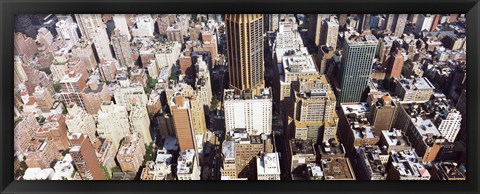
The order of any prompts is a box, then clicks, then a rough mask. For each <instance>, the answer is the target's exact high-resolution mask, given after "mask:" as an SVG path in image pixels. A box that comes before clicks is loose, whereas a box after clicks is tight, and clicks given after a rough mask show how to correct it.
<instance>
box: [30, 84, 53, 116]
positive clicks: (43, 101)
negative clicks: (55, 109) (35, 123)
mask: <svg viewBox="0 0 480 194" xmlns="http://www.w3.org/2000/svg"><path fill="white" fill-rule="evenodd" d="M33 96H34V97H35V101H36V102H37V104H38V108H40V110H42V112H45V113H47V112H50V109H51V108H52V106H53V103H54V100H53V98H52V94H51V93H50V92H49V91H48V90H47V89H46V88H45V87H42V86H37V87H35V92H33Z"/></svg>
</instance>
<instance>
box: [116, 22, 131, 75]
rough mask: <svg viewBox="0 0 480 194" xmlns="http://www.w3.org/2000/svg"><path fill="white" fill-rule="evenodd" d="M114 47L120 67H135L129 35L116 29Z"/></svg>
mask: <svg viewBox="0 0 480 194" xmlns="http://www.w3.org/2000/svg"><path fill="white" fill-rule="evenodd" d="M111 38H112V46H113V51H115V57H116V58H117V60H118V63H119V66H120V67H125V68H126V67H131V66H132V65H133V58H132V53H131V52H132V49H131V48H130V42H129V41H128V40H129V38H128V35H127V34H124V33H123V32H121V31H120V29H118V28H116V29H115V30H113V32H112V37H111Z"/></svg>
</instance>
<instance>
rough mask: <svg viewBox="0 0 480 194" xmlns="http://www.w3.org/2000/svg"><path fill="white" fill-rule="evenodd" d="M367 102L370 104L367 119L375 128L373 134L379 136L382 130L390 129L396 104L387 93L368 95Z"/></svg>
mask: <svg viewBox="0 0 480 194" xmlns="http://www.w3.org/2000/svg"><path fill="white" fill-rule="evenodd" d="M368 102H369V106H370V114H369V118H368V119H369V120H370V123H372V125H373V126H374V128H375V131H374V134H375V136H381V135H382V131H387V130H390V128H391V127H392V124H393V119H394V118H393V116H394V115H395V109H396V108H397V106H396V105H395V103H394V102H393V100H392V97H390V96H389V95H382V96H376V95H370V96H369V98H368Z"/></svg>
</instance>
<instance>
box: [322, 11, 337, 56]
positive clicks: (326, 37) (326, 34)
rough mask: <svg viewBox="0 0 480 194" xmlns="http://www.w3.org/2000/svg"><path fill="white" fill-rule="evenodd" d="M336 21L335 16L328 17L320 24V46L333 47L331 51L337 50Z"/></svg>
mask: <svg viewBox="0 0 480 194" xmlns="http://www.w3.org/2000/svg"><path fill="white" fill-rule="evenodd" d="M338 28H339V25H338V21H337V19H336V18H335V16H330V18H326V19H325V20H324V21H323V22H322V32H321V34H320V45H327V46H329V47H330V46H331V47H333V50H335V49H336V48H337V40H338Z"/></svg>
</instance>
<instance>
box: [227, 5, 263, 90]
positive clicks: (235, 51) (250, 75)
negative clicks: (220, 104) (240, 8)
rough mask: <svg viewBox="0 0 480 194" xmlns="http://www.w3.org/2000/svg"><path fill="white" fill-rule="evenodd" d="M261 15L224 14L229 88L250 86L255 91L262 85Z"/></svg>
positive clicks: (239, 88) (241, 88) (246, 87)
mask: <svg viewBox="0 0 480 194" xmlns="http://www.w3.org/2000/svg"><path fill="white" fill-rule="evenodd" d="M263 20H264V18H263V15H262V14H226V16H225V25H226V33H227V53H228V71H229V81H230V88H232V89H237V90H245V89H251V90H253V91H254V93H255V94H258V93H259V92H260V88H263V87H264V85H265V81H264V78H263V76H264V65H263V63H264V55H263V54H264V53H263V25H264V23H263Z"/></svg>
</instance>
